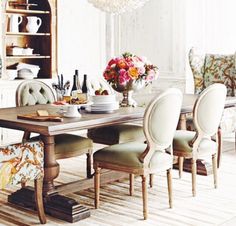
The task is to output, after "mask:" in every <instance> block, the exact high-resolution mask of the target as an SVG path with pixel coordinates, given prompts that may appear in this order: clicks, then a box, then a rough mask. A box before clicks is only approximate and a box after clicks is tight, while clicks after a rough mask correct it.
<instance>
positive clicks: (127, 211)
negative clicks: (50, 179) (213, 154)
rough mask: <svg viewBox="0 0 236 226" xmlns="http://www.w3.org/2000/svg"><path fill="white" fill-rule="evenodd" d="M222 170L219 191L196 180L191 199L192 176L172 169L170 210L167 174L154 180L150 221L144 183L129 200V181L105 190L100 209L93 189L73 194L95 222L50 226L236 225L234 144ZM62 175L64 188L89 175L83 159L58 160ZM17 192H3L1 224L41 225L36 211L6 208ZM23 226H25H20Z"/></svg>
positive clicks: (52, 221) (207, 179) (207, 180)
mask: <svg viewBox="0 0 236 226" xmlns="http://www.w3.org/2000/svg"><path fill="white" fill-rule="evenodd" d="M222 160H223V161H222V164H221V168H220V170H219V175H218V178H219V188H218V189H214V188H213V178H212V176H208V177H204V176H198V177H197V196H196V197H195V198H193V197H192V195H191V175H190V174H189V173H184V175H183V178H182V179H181V180H180V179H178V172H177V171H176V170H173V189H174V194H173V195H174V208H173V209H169V208H168V196H167V182H166V177H165V174H160V175H157V176H155V183H154V187H153V188H149V189H148V194H149V202H148V207H149V219H148V220H146V221H144V220H142V199H141V181H140V178H136V179H135V194H134V196H132V197H130V196H129V195H128V181H127V180H125V181H122V182H116V183H113V184H109V185H106V186H103V187H102V188H101V207H100V209H99V210H95V209H94V208H93V197H94V194H93V188H91V189H88V190H85V191H83V192H79V193H73V194H70V195H69V196H70V197H73V198H75V199H76V200H77V201H79V202H80V203H82V204H84V205H86V206H88V207H89V208H90V209H91V217H90V218H87V219H85V220H82V221H80V222H77V223H74V224H70V223H67V222H64V221H61V220H57V219H55V218H52V217H50V216H47V218H48V224H47V225H49V226H53V225H78V226H88V225H89V226H99V225H104V226H108V225H109V226H110V225H112V226H126V225H127V226H128V225H133V226H139V225H140V226H141V225H142V226H149V225H155V226H156V225H157V226H158V225H168V226H170V225H171V226H177V225H178V226H185V225H188V226H190V225H193V226H204V225H224V226H229V225H230V226H231V225H232V226H233V225H236V152H235V151H234V143H233V142H227V143H226V142H225V143H224V153H223V159H222ZM60 163H63V164H62V167H61V169H62V171H61V175H60V177H59V178H58V179H57V183H58V184H61V183H65V182H70V181H73V180H77V179H79V178H83V177H84V176H85V173H84V171H85V157H84V156H83V157H77V158H72V159H67V160H63V161H60ZM14 190H15V188H8V189H7V190H4V191H0V205H1V206H0V225H20V226H26V225H39V223H38V218H37V215H36V213H35V212H32V211H28V210H23V209H19V208H15V207H14V206H13V205H10V204H8V203H6V199H7V195H8V194H9V193H11V192H12V191H14ZM22 222H24V223H22Z"/></svg>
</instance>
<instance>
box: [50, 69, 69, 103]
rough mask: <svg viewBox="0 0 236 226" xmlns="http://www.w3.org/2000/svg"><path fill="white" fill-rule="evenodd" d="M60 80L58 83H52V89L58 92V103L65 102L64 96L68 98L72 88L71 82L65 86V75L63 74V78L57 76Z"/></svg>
mask: <svg viewBox="0 0 236 226" xmlns="http://www.w3.org/2000/svg"><path fill="white" fill-rule="evenodd" d="M57 79H58V83H57V84H56V83H52V88H53V89H55V91H56V97H57V101H61V100H63V96H67V95H68V91H69V88H70V81H69V80H68V81H66V82H65V84H64V78H63V75H62V74H61V76H59V75H58V76H57Z"/></svg>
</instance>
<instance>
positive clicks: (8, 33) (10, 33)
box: [6, 32, 50, 36]
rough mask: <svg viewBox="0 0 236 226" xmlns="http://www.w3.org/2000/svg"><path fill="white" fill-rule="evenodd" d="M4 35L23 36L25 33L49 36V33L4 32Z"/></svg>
mask: <svg viewBox="0 0 236 226" xmlns="http://www.w3.org/2000/svg"><path fill="white" fill-rule="evenodd" d="M6 35H8V36H25V35H27V36H50V33H28V32H19V33H13V32H6Z"/></svg>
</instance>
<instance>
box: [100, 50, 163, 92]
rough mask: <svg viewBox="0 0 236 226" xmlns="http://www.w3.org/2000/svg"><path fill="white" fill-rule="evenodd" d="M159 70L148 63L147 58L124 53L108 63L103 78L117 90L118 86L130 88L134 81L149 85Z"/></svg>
mask: <svg viewBox="0 0 236 226" xmlns="http://www.w3.org/2000/svg"><path fill="white" fill-rule="evenodd" d="M157 70H158V68H157V67H156V66H154V65H153V64H151V63H150V62H148V61H147V59H146V58H145V57H138V56H136V55H133V54H131V53H124V54H122V56H120V57H115V58H112V59H111V60H110V61H109V62H108V65H107V67H106V69H105V71H104V73H103V76H104V78H105V79H106V80H107V81H108V83H109V84H110V85H111V86H112V87H113V88H114V89H115V90H116V88H117V86H129V85H130V84H132V83H133V82H134V81H135V82H138V81H142V82H145V85H148V84H149V83H151V82H152V81H153V80H155V79H156V77H157ZM127 88H128V87H126V89H127ZM117 91H119V90H117Z"/></svg>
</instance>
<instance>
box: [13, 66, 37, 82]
mask: <svg viewBox="0 0 236 226" xmlns="http://www.w3.org/2000/svg"><path fill="white" fill-rule="evenodd" d="M16 69H17V77H18V78H21V79H33V78H36V77H37V75H38V73H39V70H40V67H39V66H38V65H34V64H25V63H18V64H17V66H16Z"/></svg>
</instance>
